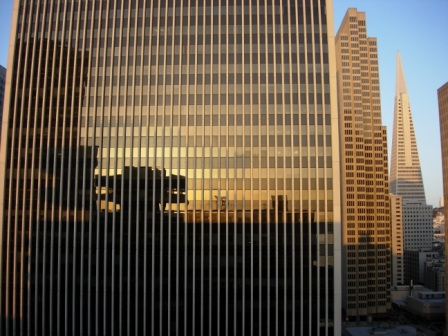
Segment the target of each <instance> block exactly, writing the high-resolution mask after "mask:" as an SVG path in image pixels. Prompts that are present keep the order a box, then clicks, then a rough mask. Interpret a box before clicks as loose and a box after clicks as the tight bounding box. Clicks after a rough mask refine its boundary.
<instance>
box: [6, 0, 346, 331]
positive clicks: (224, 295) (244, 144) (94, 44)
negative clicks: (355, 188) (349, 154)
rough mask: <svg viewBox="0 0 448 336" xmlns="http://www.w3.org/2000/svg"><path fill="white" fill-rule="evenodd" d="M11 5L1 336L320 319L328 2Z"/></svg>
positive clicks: (325, 240)
mask: <svg viewBox="0 0 448 336" xmlns="http://www.w3.org/2000/svg"><path fill="white" fill-rule="evenodd" d="M16 4H17V6H16V7H17V11H16V12H15V20H14V25H13V29H14V31H15V41H14V46H15V48H14V49H13V50H12V51H11V55H10V57H12V63H13V67H12V69H11V78H12V83H11V87H10V91H11V93H10V97H9V98H8V99H9V100H8V101H9V107H8V115H7V117H8V118H9V120H8V137H7V144H6V146H5V148H6V149H5V151H3V152H2V153H3V157H4V158H5V160H6V169H5V176H4V185H5V187H4V190H2V193H3V194H2V197H3V198H2V200H3V203H2V204H5V206H4V208H3V209H2V210H1V211H2V212H3V213H2V218H3V225H2V232H1V235H2V236H1V238H2V249H1V251H2V252H1V253H2V255H1V260H2V276H1V277H0V278H1V279H2V280H1V290H2V291H1V314H2V316H3V317H5V318H3V319H2V325H1V328H2V330H3V331H4V332H5V334H14V333H15V332H18V330H28V331H31V332H35V331H36V332H41V333H43V334H57V335H60V334H64V333H69V332H70V333H71V332H73V333H74V334H93V333H95V334H128V335H132V334H154V335H155V334H160V335H162V334H176V335H179V334H192V335H210V334H220V335H234V334H238V333H244V334H254V335H261V334H263V335H264V334H276V333H280V334H303V335H307V334H309V335H311V334H312V335H318V334H322V335H325V334H328V333H329V334H331V333H332V332H333V329H334V328H336V330H337V325H338V323H339V319H336V320H335V319H334V316H339V314H340V312H339V309H338V301H337V300H338V299H337V297H336V296H337V290H336V291H335V288H334V287H335V285H334V284H335V279H334V277H335V276H337V274H336V275H335V274H334V267H335V263H337V262H338V260H337V259H338V252H337V250H338V249H337V248H335V244H338V239H339V238H338V232H339V230H340V228H339V226H338V225H339V224H338V222H337V221H338V220H339V217H338V216H339V215H338V211H339V208H338V204H339V202H338V194H339V191H338V189H337V186H338V182H337V181H334V178H335V176H336V179H337V178H338V174H334V173H333V171H336V172H337V171H338V168H337V167H335V166H337V163H336V164H335V163H334V162H337V160H338V159H337V156H338V155H337V151H335V148H334V147H333V146H336V147H337V143H338V142H337V130H336V132H335V129H334V125H333V120H337V119H335V118H336V115H335V112H336V110H335V108H334V107H332V104H331V99H330V96H331V90H330V87H331V86H332V85H333V84H331V83H330V82H331V80H330V77H331V76H330V72H331V69H330V65H329V58H330V56H331V54H330V53H331V48H332V47H329V36H328V35H327V34H329V33H328V31H330V32H331V29H330V30H329V29H328V26H327V14H326V13H327V12H328V11H330V12H331V2H329V5H330V9H327V5H328V4H326V1H323V0H320V1H317V0H306V1H302V0H300V1H295V0H289V1H286V0H285V1H279V0H275V1H263V2H258V1H256V2H254V1H244V2H243V3H240V2H237V1H230V0H229V1H205V2H203V1H157V0H153V1H149V0H148V1H144V0H140V1H136V0H135V1H121V0H120V1H64V2H62V1H45V2H42V1H37V0H24V1H16ZM331 25H332V22H331ZM330 35H331V34H330ZM334 186H336V187H334ZM335 259H336V260H335ZM336 273H337V272H336ZM335 297H336V298H335ZM335 305H336V306H335Z"/></svg>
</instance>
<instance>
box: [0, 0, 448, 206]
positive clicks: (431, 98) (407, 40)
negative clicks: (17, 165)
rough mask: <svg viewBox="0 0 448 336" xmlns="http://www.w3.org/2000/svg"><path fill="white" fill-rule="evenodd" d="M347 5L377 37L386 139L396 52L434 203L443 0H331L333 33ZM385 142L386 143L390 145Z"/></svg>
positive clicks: (444, 76) (445, 34) (444, 65)
mask: <svg viewBox="0 0 448 336" xmlns="http://www.w3.org/2000/svg"><path fill="white" fill-rule="evenodd" d="M349 7H355V8H358V10H359V11H364V12H366V15H367V34H368V36H371V37H376V38H377V39H378V49H379V67H380V80H381V102H382V113H383V124H384V125H386V126H387V127H388V134H389V144H390V143H391V140H392V123H393V109H394V95H395V92H394V91H395V62H396V52H397V51H398V50H399V51H400V53H401V57H402V61H403V68H404V72H405V77H406V84H407V88H408V91H409V97H410V101H411V108H412V115H413V119H414V125H415V132H416V136H417V142H418V149H419V153H420V161H421V165H422V171H423V179H424V183H425V190H426V197H427V202H428V203H429V204H432V205H434V206H438V202H439V198H440V197H441V196H442V193H443V191H442V167H441V152H440V129H439V114H438V103H437V89H438V88H439V87H440V86H442V85H443V84H444V83H446V82H448V1H447V0H426V1H423V0H334V16H335V20H334V22H335V33H336V32H337V29H338V28H339V24H340V23H341V21H342V18H343V17H344V14H345V11H346V10H347V8H349ZM11 11H12V0H0V64H1V65H3V66H6V65H7V48H8V42H9V25H10V16H11ZM389 147H390V146H389Z"/></svg>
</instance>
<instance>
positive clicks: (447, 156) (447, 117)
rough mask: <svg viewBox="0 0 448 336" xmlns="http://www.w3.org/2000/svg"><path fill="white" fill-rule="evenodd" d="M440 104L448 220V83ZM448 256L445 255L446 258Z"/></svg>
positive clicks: (441, 91) (447, 316)
mask: <svg viewBox="0 0 448 336" xmlns="http://www.w3.org/2000/svg"><path fill="white" fill-rule="evenodd" d="M437 97H438V102H439V120H440V143H441V149H442V172H443V196H444V202H443V205H444V210H445V211H444V213H445V218H446V219H447V220H448V213H447V210H448V82H446V83H445V84H444V85H442V86H441V87H440V88H439V89H438V90H437ZM445 246H448V234H447V233H446V230H445ZM446 255H447V254H446V253H445V256H446ZM445 279H448V268H446V267H445ZM445 324H446V326H447V332H448V300H447V302H446V305H445Z"/></svg>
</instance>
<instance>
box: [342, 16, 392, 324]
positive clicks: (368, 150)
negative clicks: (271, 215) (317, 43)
mask: <svg viewBox="0 0 448 336" xmlns="http://www.w3.org/2000/svg"><path fill="white" fill-rule="evenodd" d="M336 58H337V81H338V98H339V99H338V102H339V132H340V134H341V137H340V141H341V146H340V148H341V187H342V193H341V195H342V198H341V202H342V203H341V204H342V207H341V208H342V223H343V226H342V244H343V253H342V257H343V261H344V262H343V263H342V265H343V268H342V274H343V277H342V278H343V279H344V281H343V283H342V286H343V299H342V301H343V307H344V308H345V309H346V313H347V315H348V316H353V317H357V318H362V316H364V317H366V316H367V315H372V314H378V313H385V312H386V311H387V310H388V309H389V308H390V302H389V288H390V284H391V259H390V250H391V242H390V215H389V211H390V200H389V186H388V164H387V161H388V160H387V133H386V128H385V127H384V126H382V125H381V102H380V83H379V70H378V50H377V42H376V38H372V37H368V36H367V27H366V15H365V13H363V12H358V11H357V10H356V9H355V8H350V9H348V11H347V13H346V15H345V17H344V19H343V21H342V23H341V26H340V28H339V31H338V33H337V34H336Z"/></svg>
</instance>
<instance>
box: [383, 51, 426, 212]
mask: <svg viewBox="0 0 448 336" xmlns="http://www.w3.org/2000/svg"><path fill="white" fill-rule="evenodd" d="M395 89H396V92H395V108H394V125H393V138H392V164H391V172H390V182H391V183H390V190H391V193H393V194H396V195H400V196H402V197H403V202H404V203H408V202H409V203H420V204H426V199H425V190H424V187H423V178H422V173H421V168H420V160H419V155H418V149H417V140H416V137H415V132H414V123H413V121H412V113H411V105H410V102H409V96H408V92H407V89H406V82H405V79H404V72H403V67H402V64H401V56H400V52H397V82H396V87H395Z"/></svg>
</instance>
